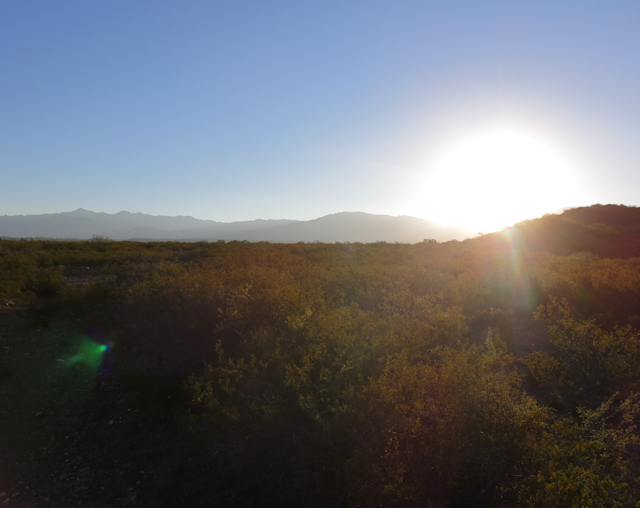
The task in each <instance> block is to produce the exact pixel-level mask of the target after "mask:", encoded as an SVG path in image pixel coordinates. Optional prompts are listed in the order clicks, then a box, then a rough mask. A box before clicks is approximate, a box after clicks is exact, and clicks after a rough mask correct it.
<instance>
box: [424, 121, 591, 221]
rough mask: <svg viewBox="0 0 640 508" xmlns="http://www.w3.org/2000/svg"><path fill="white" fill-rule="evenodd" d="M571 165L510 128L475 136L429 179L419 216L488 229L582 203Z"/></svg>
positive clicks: (446, 160)
mask: <svg viewBox="0 0 640 508" xmlns="http://www.w3.org/2000/svg"><path fill="white" fill-rule="evenodd" d="M583 199H584V198H583V195H582V191H581V190H580V188H579V186H578V183H577V181H576V179H575V177H574V175H573V172H572V170H571V168H570V167H569V166H568V165H567V164H566V163H565V162H564V161H563V160H562V159H561V158H560V157H559V156H558V155H556V154H555V153H554V152H552V151H551V150H549V149H548V148H547V147H545V146H544V145H542V144H541V143H539V142H537V141H536V140H534V139H532V138H529V137H527V136H524V135H522V134H518V133H515V132H511V131H499V132H492V133H489V134H485V135H482V136H478V137H475V138H472V139H470V140H468V141H466V142H464V143H462V144H461V145H459V146H457V147H456V148H455V149H453V150H452V151H451V152H449V153H448V154H446V155H445V156H444V157H443V158H442V159H441V160H440V162H439V164H438V165H437V166H436V168H435V170H434V171H433V172H432V173H431V174H429V175H428V176H427V178H426V180H425V184H424V189H423V192H422V193H421V197H420V203H419V205H417V208H418V209H419V210H416V211H419V215H420V216H422V217H424V218H425V219H427V220H430V221H433V222H438V223H440V224H443V225H454V224H458V225H465V226H469V227H472V228H474V229H476V230H477V231H482V232H485V233H488V232H491V231H497V230H499V229H502V228H504V227H506V226H510V225H512V224H514V223H515V222H518V221H521V220H525V219H532V218H534V217H539V216H541V215H543V214H545V213H551V212H554V211H556V210H558V209H560V208H564V207H566V206H576V205H578V204H582V201H583Z"/></svg>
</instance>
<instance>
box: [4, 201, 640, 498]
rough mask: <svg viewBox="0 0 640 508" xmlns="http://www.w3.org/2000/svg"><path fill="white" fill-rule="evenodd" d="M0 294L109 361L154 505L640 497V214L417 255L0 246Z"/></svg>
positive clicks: (625, 211) (599, 209)
mask: <svg viewBox="0 0 640 508" xmlns="http://www.w3.org/2000/svg"><path fill="white" fill-rule="evenodd" d="M0 301H2V302H4V303H5V307H7V308H11V307H16V308H17V309H19V310H16V311H15V312H21V313H22V314H23V316H24V319H25V320H32V321H34V322H35V323H36V326H46V323H47V321H48V320H50V319H52V316H55V315H65V316H67V315H68V316H72V317H73V319H74V321H75V320H76V319H80V320H82V323H83V325H86V326H87V329H91V330H93V334H94V335H93V336H94V337H95V340H96V341H97V342H100V341H102V342H103V343H104V344H107V345H108V346H109V349H108V350H107V351H106V353H105V357H104V359H103V361H104V364H105V365H108V368H106V367H105V368H103V369H102V371H101V372H99V373H98V374H97V379H100V380H102V381H105V380H106V381H107V382H112V383H113V386H114V388H113V389H114V390H119V391H121V392H122V393H123V394H129V395H130V394H133V396H135V398H136V400H137V401H138V402H137V403H138V406H139V407H140V408H142V411H146V412H147V413H148V414H149V415H152V416H153V418H154V419H156V420H157V422H159V423H158V425H159V426H161V427H162V432H160V433H158V435H159V436H162V439H163V440H164V441H165V443H166V449H167V451H166V453H167V456H168V457H169V458H170V459H171V460H170V463H171V464H172V467H169V468H165V470H164V472H163V473H162V474H164V475H165V476H164V477H163V478H162V479H161V480H162V481H160V482H157V485H158V486H157V495H156V496H155V497H154V498H153V499H154V501H153V503H155V504H156V505H158V506H163V505H164V506H177V505H180V504H181V503H182V504H183V505H184V499H185V498H186V497H185V496H188V499H189V502H188V505H190V506H367V507H373V506H384V507H387V506H388V507H394V506H425V507H468V506H492V507H493V506H496V507H498V506H505V507H506V506H508V507H513V506H523V507H528V506H531V507H582V506H589V507H598V506H602V507H604V506H607V507H614V506H615V507H626V506H630V507H631V506H637V503H638V502H639V501H640V482H639V481H638V478H639V477H640V447H639V445H640V431H638V429H637V427H636V425H637V423H638V415H639V412H640V386H639V384H638V381H639V379H640V377H639V373H640V332H639V331H638V327H640V209H638V208H632V207H623V206H613V205H607V206H600V205H596V206H593V207H588V208H579V209H573V210H568V211H567V212H565V213H564V214H562V215H552V216H545V217H542V218H540V219H536V220H532V221H525V222H523V223H520V224H518V225H516V226H515V227H513V228H509V229H507V230H505V231H504V232H500V233H494V234H490V235H483V236H480V237H478V238H474V239H470V240H466V241H463V242H456V241H452V242H447V243H438V242H435V241H429V240H425V241H424V242H421V243H418V244H413V245H409V244H389V243H373V244H322V243H311V244H303V243H300V244H268V243H255V244H251V243H243V242H226V243H225V242H215V243H206V242H201V243H195V244H189V243H179V242H163V243H159V242H155V243H137V242H112V241H109V240H108V239H106V238H95V239H94V240H93V241H86V242H56V241H38V240H22V241H15V240H1V241H0ZM7 304H8V305H7ZM10 368H11V366H10V365H3V360H2V357H0V369H5V370H10ZM0 382H2V381H1V380H0ZM5 382H6V381H5ZM132 446H134V444H133V443H132ZM94 494H95V499H99V498H100V495H102V494H101V493H100V492H95V493H94ZM181 499H182V501H180V500H181Z"/></svg>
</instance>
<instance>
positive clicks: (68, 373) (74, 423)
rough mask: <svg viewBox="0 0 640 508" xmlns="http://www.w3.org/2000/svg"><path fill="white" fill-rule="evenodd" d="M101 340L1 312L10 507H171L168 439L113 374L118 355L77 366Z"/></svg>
mask: <svg viewBox="0 0 640 508" xmlns="http://www.w3.org/2000/svg"><path fill="white" fill-rule="evenodd" d="M93 334H95V333H93ZM91 335H92V332H89V333H87V332H86V331H85V330H83V329H82V325H81V324H80V323H79V322H78V321H77V320H75V319H70V318H68V317H67V318H64V317H49V318H46V319H45V318H38V319H34V318H33V317H32V316H31V317H30V316H29V315H28V314H26V313H25V312H22V311H20V310H16V309H13V310H6V309H3V310H1V311H0V508H4V507H5V506H6V507H36V506H43V507H65V508H66V507H70V506H82V507H111V506H114V507H115V506H164V505H166V501H163V499H166V496H163V492H166V489H167V488H170V486H169V485H163V484H161V483H165V484H166V479H167V477H170V475H171V471H172V469H173V468H174V465H173V464H172V463H171V459H169V458H168V457H170V455H171V453H170V452H169V451H168V450H167V444H166V442H165V436H163V435H162V432H163V431H162V430H161V429H159V428H158V427H157V425H156V424H155V423H154V422H153V421H151V420H149V417H148V416H145V413H144V411H141V410H140V409H139V408H138V407H137V406H136V401H135V397H134V396H132V395H126V393H127V392H126V391H125V390H123V389H122V387H121V386H118V384H117V382H116V381H115V379H113V378H112V377H111V376H110V375H109V362H110V361H112V359H111V358H110V352H109V351H108V350H107V351H106V352H105V353H104V357H103V358H100V360H101V361H100V362H99V365H98V362H95V363H93V364H90V362H89V363H88V362H84V361H77V360H78V358H79V356H78V355H79V352H81V351H82V348H83V344H84V345H85V346H86V344H87V343H91V342H87V341H92V340H94V341H96V340H98V339H97V338H96V337H91ZM99 340H102V341H104V337H101V338H99ZM74 359H75V360H76V361H74ZM80 360H82V358H81V357H80ZM187 505H188V503H187Z"/></svg>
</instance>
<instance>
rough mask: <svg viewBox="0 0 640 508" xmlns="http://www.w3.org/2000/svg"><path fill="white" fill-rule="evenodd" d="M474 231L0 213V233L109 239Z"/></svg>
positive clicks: (374, 219)
mask: <svg viewBox="0 0 640 508" xmlns="http://www.w3.org/2000/svg"><path fill="white" fill-rule="evenodd" d="M475 234H476V232H475V231H472V230H471V229H469V228H465V227H461V226H453V227H442V226H439V225H438V224H435V223H433V222H429V221H426V220H423V219H418V218H416V217H409V216H400V217H394V216H391V215H374V214H368V213H364V212H342V213H336V214H332V215H327V216H324V217H320V218H318V219H314V220H308V221H297V220H253V221H243V222H228V223H225V222H216V221H212V220H201V219H196V218H194V217H189V216H186V217H185V216H178V217H167V216H156V215H147V214H143V213H130V212H126V211H122V212H119V213H116V214H108V213H104V212H92V211H89V210H84V209H82V208H79V209H77V210H75V211H73V212H63V213H54V214H42V215H12V216H10V215H4V216H0V237H9V238H57V239H62V238H65V239H69V238H73V239H89V238H92V237H94V236H105V237H108V238H111V239H113V240H181V241H199V240H208V241H212V240H227V241H230V240H248V241H251V242H260V241H265V242H282V243H295V242H313V241H320V242H329V243H333V242H363V243H366V242H376V241H386V242H402V243H415V242H421V241H422V240H424V239H426V238H431V239H434V240H438V241H441V242H442V241H448V240H453V239H456V240H463V239H465V238H469V237H470V236H473V235H475Z"/></svg>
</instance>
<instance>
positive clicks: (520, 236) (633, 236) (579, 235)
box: [477, 205, 640, 258]
mask: <svg viewBox="0 0 640 508" xmlns="http://www.w3.org/2000/svg"><path fill="white" fill-rule="evenodd" d="M505 233H507V234H506V235H505ZM477 240H478V241H479V242H480V243H486V242H489V243H494V244H496V245H497V246H499V245H504V244H505V242H506V243H509V242H514V241H516V242H518V243H519V244H521V245H522V246H523V247H524V248H525V249H526V250H527V251H530V252H549V253H552V254H556V255H569V254H574V253H578V252H591V253H593V254H596V255H598V256H602V257H608V258H630V257H640V208H638V207H632V206H624V205H592V206H588V207H580V208H572V209H569V210H566V211H564V212H563V213H562V214H560V215H545V216H543V217H541V218H539V219H533V220H527V221H524V222H520V223H518V224H516V225H515V226H513V227H512V228H507V229H505V231H504V232H499V233H492V234H489V235H484V236H483V237H481V238H479V239H477Z"/></svg>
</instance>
